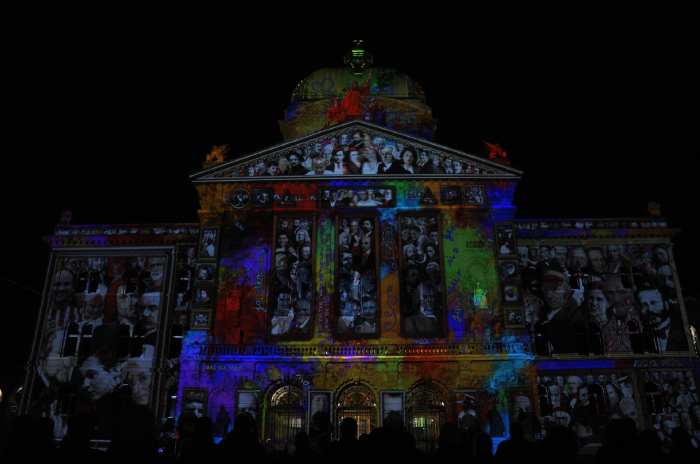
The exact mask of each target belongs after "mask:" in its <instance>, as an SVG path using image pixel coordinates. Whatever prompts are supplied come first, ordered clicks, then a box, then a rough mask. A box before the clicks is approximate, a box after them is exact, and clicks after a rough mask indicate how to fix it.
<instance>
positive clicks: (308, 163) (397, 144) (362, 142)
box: [190, 120, 522, 183]
mask: <svg viewBox="0 0 700 464" xmlns="http://www.w3.org/2000/svg"><path fill="white" fill-rule="evenodd" d="M407 148H408V149H411V148H412V151H413V157H412V158H413V159H412V163H411V166H410V167H409V168H408V170H407V169H404V168H402V161H401V160H400V159H398V158H400V157H401V156H402V150H405V149H407ZM338 152H343V155H342V156H341V155H340V154H338ZM352 152H357V153H358V155H357V156H358V157H359V158H361V159H362V161H365V162H364V163H362V166H358V165H354V164H352V165H351V163H350V160H349V157H350V154H351V153H352ZM368 152H371V153H370V155H369V157H368V156H367V155H366V153H368ZM372 153H373V154H374V155H376V158H377V162H374V161H373V160H372V157H373V156H374V155H372ZM388 153H390V154H391V155H392V156H388V155H387V157H388V159H392V160H393V161H394V163H393V164H391V167H387V166H388V165H387V166H384V165H382V162H381V161H382V156H384V155H385V154H388ZM423 153H425V154H427V155H428V158H429V161H428V163H426V164H421V163H418V160H417V158H419V155H423ZM336 154H338V158H339V159H338V163H336V164H335V165H334V163H333V159H334V157H335V156H336ZM295 155H296V159H297V160H298V161H299V164H296V165H293V166H292V165H291V164H290V157H292V158H294V156H295ZM421 157H423V158H425V156H421ZM341 158H342V161H340V159H341ZM329 160H330V162H329ZM280 165H286V166H287V172H286V174H280V169H279V166H280ZM455 168H456V169H457V170H458V171H460V172H455ZM411 170H412V171H413V172H411ZM521 176H522V171H520V170H517V169H515V168H512V167H510V166H505V165H502V164H499V163H496V162H493V161H489V160H486V159H484V158H481V157H478V156H474V155H470V154H468V153H465V152H463V151H460V150H455V149H453V148H449V147H445V146H442V145H439V144H436V143H434V142H430V141H428V140H423V139H419V138H416V137H411V136H409V135H406V134H402V133H400V132H396V131H393V130H391V129H387V128H385V127H382V126H378V125H376V124H371V123H368V122H365V121H362V120H354V121H348V122H346V123H343V124H339V125H336V126H333V127H331V128H328V129H324V130H321V131H318V132H314V133H313V134H310V135H308V136H306V137H301V138H298V139H295V140H291V141H288V142H285V143H282V144H279V145H275V146H272V147H269V148H266V149H264V150H261V151H258V152H255V153H251V154H249V155H246V156H243V157H240V158H237V159H234V160H231V161H227V162H225V163H222V164H218V165H215V166H211V167H208V168H206V169H203V170H201V171H198V172H195V173H194V174H192V175H191V176H190V179H192V182H195V183H218V182H251V181H265V182H274V181H289V180H293V179H297V180H302V179H303V180H305V181H308V180H314V179H315V180H319V179H323V180H327V179H333V178H336V179H337V178H342V179H370V178H381V179H392V178H393V179H425V178H438V177H439V178H443V179H444V178H460V179H461V178H478V179H484V178H487V179H503V180H505V179H513V180H515V179H519V178H520V177H521Z"/></svg>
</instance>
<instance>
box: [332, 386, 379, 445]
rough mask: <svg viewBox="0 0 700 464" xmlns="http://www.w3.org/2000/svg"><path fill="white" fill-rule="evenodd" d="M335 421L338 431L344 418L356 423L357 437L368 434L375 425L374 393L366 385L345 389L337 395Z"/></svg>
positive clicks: (375, 406) (375, 402)
mask: <svg viewBox="0 0 700 464" xmlns="http://www.w3.org/2000/svg"><path fill="white" fill-rule="evenodd" d="M337 406H338V409H337V410H336V416H335V417H336V420H337V425H338V429H339V428H340V423H341V422H342V421H343V419H345V418H346V417H352V418H353V419H355V421H356V422H357V435H358V437H359V436H360V435H362V434H363V433H370V432H371V431H372V429H373V428H374V427H375V426H376V423H377V401H376V400H375V398H374V393H372V390H370V389H369V387H367V386H366V385H362V384H353V385H350V386H348V387H345V388H344V389H343V390H342V391H341V392H340V394H339V395H338V405H337Z"/></svg>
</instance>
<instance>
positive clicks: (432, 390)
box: [406, 382, 447, 453]
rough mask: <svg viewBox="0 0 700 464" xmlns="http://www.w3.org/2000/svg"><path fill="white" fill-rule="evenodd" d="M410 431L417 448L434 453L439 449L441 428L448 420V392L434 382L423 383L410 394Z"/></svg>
mask: <svg viewBox="0 0 700 464" xmlns="http://www.w3.org/2000/svg"><path fill="white" fill-rule="evenodd" d="M406 406H407V408H406V409H407V416H408V424H407V426H408V429H409V430H410V431H411V433H412V434H413V436H414V438H415V439H416V447H418V448H419V449H421V450H423V451H425V452H428V453H430V452H432V451H434V450H435V449H437V446H438V438H439V436H440V428H441V427H442V424H444V423H445V421H446V418H447V390H445V389H444V388H443V387H442V386H441V385H439V384H436V383H434V382H422V383H419V384H418V385H416V386H415V387H413V389H412V390H411V391H410V392H408V397H407V401H406Z"/></svg>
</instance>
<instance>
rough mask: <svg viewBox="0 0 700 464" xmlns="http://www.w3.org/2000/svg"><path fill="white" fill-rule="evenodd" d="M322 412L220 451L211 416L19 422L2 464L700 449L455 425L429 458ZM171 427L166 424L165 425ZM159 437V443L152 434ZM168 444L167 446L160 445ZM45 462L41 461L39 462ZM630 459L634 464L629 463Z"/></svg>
mask: <svg viewBox="0 0 700 464" xmlns="http://www.w3.org/2000/svg"><path fill="white" fill-rule="evenodd" d="M329 419H330V418H329V417H328V415H327V414H326V413H322V412H320V413H316V414H315V415H314V416H313V417H312V419H311V423H310V424H309V431H308V433H307V432H306V431H300V432H298V433H297V434H296V437H295V438H294V440H293V441H291V442H290V443H288V444H287V446H285V447H284V449H282V450H280V449H275V447H273V446H271V445H270V443H269V442H267V443H265V442H262V441H261V440H260V437H259V436H258V429H259V428H258V424H257V423H256V420H255V419H254V418H253V416H252V415H250V414H249V413H240V414H239V415H238V416H237V417H236V419H235V421H234V422H233V427H232V429H231V430H230V431H229V432H228V433H227V434H226V436H225V437H224V438H223V440H221V441H220V442H219V443H218V444H216V443H215V440H214V429H215V427H214V424H213V423H212V421H211V419H209V418H208V417H206V416H205V417H196V416H189V417H181V418H180V419H179V421H178V423H177V424H176V426H175V433H174V434H173V433H165V432H161V433H160V434H159V432H158V430H156V428H155V427H154V426H153V425H152V424H153V423H154V422H153V420H152V415H151V413H150V411H149V410H148V409H147V408H145V407H143V406H138V405H127V406H125V407H122V408H121V409H120V410H116V411H115V414H114V416H113V423H112V435H111V440H110V441H109V442H104V443H106V445H105V446H104V447H103V448H104V449H98V448H99V447H96V446H95V441H94V440H93V438H94V436H93V432H94V430H95V425H96V420H95V417H94V416H93V415H91V414H90V412H89V411H84V412H78V413H77V414H75V415H74V416H73V417H71V419H70V420H69V422H68V432H67V434H66V436H65V438H64V439H63V440H62V441H61V443H58V444H57V443H55V442H54V440H53V434H52V430H53V425H52V423H51V420H50V419H47V418H37V417H33V416H19V417H17V418H15V420H14V421H13V423H12V425H11V427H10V431H9V433H8V434H7V436H6V437H5V440H4V442H5V443H4V444H3V447H4V449H3V452H2V454H0V456H1V457H2V458H3V460H2V462H3V463H5V462H7V463H15V462H32V460H33V459H42V460H46V459H58V460H60V462H71V463H94V462H104V463H115V464H116V463H120V464H135V463H147V462H153V463H172V464H188V463H200V464H201V463H206V462H213V463H214V462H216V463H221V462H245V463H253V464H262V463H287V462H289V463H297V462H298V463H308V462H331V463H337V462H354V463H362V462H363V461H366V460H371V461H377V460H378V461H380V462H392V463H401V462H418V461H423V460H424V459H430V458H432V457H434V458H438V459H440V461H442V462H457V461H459V462H463V463H475V464H476V463H484V464H488V463H499V464H500V463H511V462H538V463H549V462H552V463H554V462H556V463H566V462H582V463H585V462H591V463H608V462H610V463H616V464H619V463H620V462H624V461H625V460H635V459H639V460H645V461H646V460H648V459H651V460H654V459H664V458H668V459H687V460H688V461H686V462H698V457H700V454H699V453H698V451H699V450H698V449H697V448H696V444H695V443H694V442H693V441H692V438H691V436H690V435H688V434H687V433H686V432H685V431H684V430H683V429H682V428H677V429H675V431H674V432H673V434H672V440H671V442H670V443H663V442H662V440H661V439H660V438H659V435H658V433H657V432H656V431H654V430H644V431H641V432H640V431H638V430H637V426H636V423H635V422H634V421H633V420H632V419H629V418H627V419H613V420H611V421H610V422H609V423H608V424H607V426H606V428H605V432H604V434H603V437H602V444H600V445H596V446H590V444H586V445H585V446H580V444H579V442H578V440H577V437H576V434H575V433H574V432H573V431H572V430H571V429H569V428H566V427H563V426H554V427H551V428H550V429H548V430H547V432H546V435H545V438H544V439H543V440H539V441H529V440H527V439H526V435H525V433H524V429H523V426H522V425H521V424H520V423H518V422H514V423H512V424H511V425H510V438H508V439H507V440H505V441H502V442H501V443H499V445H498V446H497V448H496V452H495V453H493V443H492V440H491V437H490V436H489V435H488V434H487V433H484V432H483V431H481V430H480V429H479V427H478V426H473V427H471V428H469V429H465V428H460V427H458V426H457V425H456V424H453V423H446V424H443V426H442V427H441V429H440V435H439V439H438V442H437V448H436V450H435V452H434V453H431V454H428V453H425V452H423V451H421V450H420V449H418V448H417V447H416V441H415V439H414V438H413V436H412V435H411V434H410V433H409V432H408V430H407V429H406V428H405V427H404V425H403V423H402V421H401V417H400V415H397V416H389V417H387V418H385V420H384V424H383V426H381V427H378V428H375V429H373V430H372V431H371V432H370V433H369V434H362V435H360V436H359V438H358V436H357V435H358V434H357V431H358V426H357V423H356V421H355V420H354V419H353V418H349V417H348V418H345V419H343V420H342V421H341V423H340V425H339V427H338V437H337V439H336V440H334V439H332V426H331V422H330V420H329ZM170 425H174V424H172V423H170V424H166V425H165V427H168V426H170ZM159 435H160V436H159ZM168 436H169V437H171V438H173V440H171V441H172V446H168V440H167V438H168ZM44 462H46V461H44ZM630 462H631V461H630Z"/></svg>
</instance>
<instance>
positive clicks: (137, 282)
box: [35, 255, 169, 431]
mask: <svg viewBox="0 0 700 464" xmlns="http://www.w3.org/2000/svg"><path fill="white" fill-rule="evenodd" d="M168 259H169V258H168V256H166V255H143V256H62V257H59V258H57V259H56V263H55V267H54V271H53V274H52V276H51V287H50V291H49V297H48V303H47V304H48V307H47V310H46V316H45V320H44V322H43V330H42V338H41V342H40V346H39V348H38V349H39V355H38V358H39V363H38V369H37V377H36V381H35V388H36V389H37V391H36V392H35V394H39V390H41V391H43V394H44V395H45V398H47V400H48V402H47V403H46V404H47V407H48V408H49V409H48V410H47V411H45V413H46V414H48V415H50V416H52V418H54V420H56V421H62V420H63V419H64V418H65V417H67V416H69V415H70V414H72V413H73V410H72V409H73V407H74V406H75V401H68V398H78V397H80V398H83V399H84V400H86V401H91V402H95V403H96V406H95V407H96V409H97V413H98V416H99V415H102V414H109V411H107V410H104V411H103V410H101V406H100V404H102V403H98V402H100V400H102V399H103V398H106V397H110V396H111V395H113V394H117V393H119V394H122V395H127V396H129V397H130V398H131V399H132V401H133V402H135V403H136V404H142V405H146V404H148V403H149V401H150V392H151V368H152V367H153V360H154V357H155V348H156V343H157V333H158V328H159V324H160V319H161V314H162V312H163V308H162V307H161V301H162V291H163V287H164V282H165V281H166V269H167V268H168ZM59 416H60V417H59ZM56 430H57V431H58V430H60V427H58V428H57V429H56Z"/></svg>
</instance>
